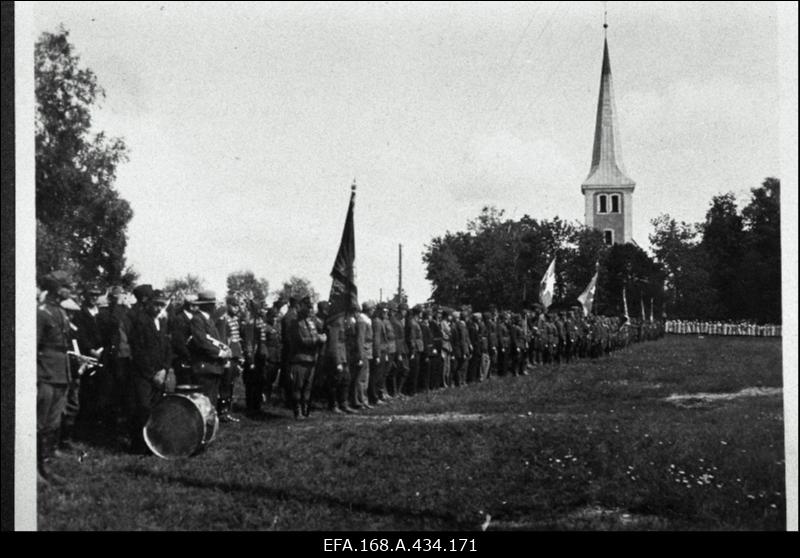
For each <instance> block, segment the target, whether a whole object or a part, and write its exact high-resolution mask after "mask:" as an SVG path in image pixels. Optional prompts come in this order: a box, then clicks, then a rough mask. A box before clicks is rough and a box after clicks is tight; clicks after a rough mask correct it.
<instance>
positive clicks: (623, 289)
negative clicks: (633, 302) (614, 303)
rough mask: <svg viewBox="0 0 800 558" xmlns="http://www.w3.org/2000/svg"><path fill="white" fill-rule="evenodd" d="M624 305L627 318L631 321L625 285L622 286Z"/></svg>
mask: <svg viewBox="0 0 800 558" xmlns="http://www.w3.org/2000/svg"><path fill="white" fill-rule="evenodd" d="M622 305H623V306H624V307H625V320H626V321H628V322H630V321H631V317H630V315H629V314H628V297H626V296H625V285H623V286H622Z"/></svg>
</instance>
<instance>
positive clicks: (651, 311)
mask: <svg viewBox="0 0 800 558" xmlns="http://www.w3.org/2000/svg"><path fill="white" fill-rule="evenodd" d="M650 321H651V322H652V321H653V297H650Z"/></svg>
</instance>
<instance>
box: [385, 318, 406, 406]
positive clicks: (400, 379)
mask: <svg viewBox="0 0 800 558" xmlns="http://www.w3.org/2000/svg"><path fill="white" fill-rule="evenodd" d="M407 313H408V306H407V305H406V304H404V303H401V304H398V305H396V306H395V307H394V310H393V312H392V315H391V317H390V318H389V324H390V325H391V327H392V329H393V330H394V344H395V358H394V396H395V397H401V398H402V397H404V393H403V390H404V388H405V384H406V381H407V380H408V374H409V364H408V355H409V350H408V340H407V339H406V314H407Z"/></svg>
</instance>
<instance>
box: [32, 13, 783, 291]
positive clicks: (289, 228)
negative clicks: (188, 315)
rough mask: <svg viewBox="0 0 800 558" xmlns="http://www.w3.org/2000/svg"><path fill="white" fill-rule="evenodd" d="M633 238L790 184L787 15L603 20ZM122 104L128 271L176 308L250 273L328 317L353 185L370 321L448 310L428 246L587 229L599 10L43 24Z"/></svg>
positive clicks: (98, 123)
mask: <svg viewBox="0 0 800 558" xmlns="http://www.w3.org/2000/svg"><path fill="white" fill-rule="evenodd" d="M608 20H609V30H608V41H609V51H610V57H611V68H612V74H613V80H614V91H615V95H616V106H617V110H618V122H619V124H620V127H621V129H620V137H621V142H622V153H623V155H624V163H625V166H626V168H627V171H628V174H629V176H630V177H631V178H633V179H634V180H635V181H636V183H637V186H636V190H635V192H634V196H633V224H634V229H633V238H634V240H635V241H636V242H637V243H638V244H639V245H641V246H642V247H647V246H648V239H647V237H648V234H649V233H650V232H651V230H652V227H651V225H650V224H649V222H650V220H651V219H652V218H654V217H656V216H657V215H658V214H659V213H661V212H668V213H670V214H671V215H672V216H674V217H675V218H677V219H679V220H686V221H692V222H695V221H700V220H702V219H703V217H704V214H705V211H706V210H707V208H708V205H709V202H710V199H711V197H712V196H713V195H716V194H719V193H723V192H726V191H733V192H734V193H736V195H737V197H738V198H739V200H740V205H744V203H746V201H747V199H748V197H749V191H750V189H751V188H753V187H757V186H759V185H760V184H761V182H762V181H763V179H764V178H765V177H767V176H778V177H780V175H781V169H780V149H779V142H778V123H779V114H780V111H779V99H778V79H779V76H778V68H777V64H776V60H777V42H776V12H775V7H774V5H773V4H772V3H769V2H757V3H756V2H753V3H749V2H748V3H726V2H713V3H691V4H681V5H678V4H673V3H668V2H664V3H662V2H659V3H638V2H636V3H628V2H609V3H608ZM34 21H35V31H36V33H37V34H38V33H40V32H42V31H55V30H56V29H57V27H58V25H59V24H62V23H63V24H64V26H65V28H66V29H67V30H68V31H69V32H70V40H71V42H72V43H73V44H74V46H75V48H76V51H77V53H78V54H79V55H80V57H81V61H82V63H83V64H84V65H86V66H88V67H89V68H91V69H92V70H93V71H94V72H95V73H96V75H97V78H98V81H99V82H100V84H101V85H102V86H103V87H104V88H105V91H106V99H105V100H104V102H103V104H102V107H101V109H100V110H98V111H96V113H95V120H94V125H95V128H96V129H97V130H104V131H105V132H107V133H108V134H110V135H113V136H120V137H122V138H124V139H125V142H126V143H127V145H128V147H129V148H130V161H129V162H127V163H124V164H123V165H121V166H120V168H119V173H118V179H117V182H116V187H117V189H118V190H119V192H120V193H121V195H122V196H123V197H124V198H125V199H127V200H129V201H130V203H131V205H132V208H133V211H134V217H133V220H132V221H131V223H130V225H129V229H128V236H129V243H128V251H127V257H128V261H129V263H131V264H132V265H133V266H134V267H135V268H136V270H137V271H139V272H140V274H141V281H142V282H148V283H152V284H153V285H155V286H157V287H159V286H162V285H163V283H164V281H165V280H166V279H168V278H171V277H180V276H184V275H185V274H187V273H193V274H198V275H200V276H201V277H203V278H204V279H205V280H206V282H207V284H208V286H209V287H211V288H213V289H215V290H217V291H218V293H222V292H223V291H224V290H225V278H226V276H227V274H228V273H230V272H232V271H236V270H241V269H250V270H252V271H253V272H255V273H256V275H258V276H261V277H265V278H267V279H268V280H269V281H270V284H271V286H272V288H276V287H278V286H279V285H280V284H281V282H282V281H284V280H286V279H288V278H289V276H291V275H300V276H305V277H308V278H309V279H310V280H311V282H312V284H313V286H314V287H315V288H316V290H317V291H318V292H320V293H321V294H322V295H323V297H326V296H327V294H328V291H329V289H330V278H329V276H328V274H329V272H330V268H331V265H332V264H333V261H334V258H335V255H336V250H337V248H338V243H339V239H340V236H341V232H342V226H343V223H344V217H345V211H346V209H347V202H348V198H349V191H350V189H349V187H350V184H351V182H352V181H353V178H355V179H356V181H357V184H358V195H357V202H356V215H355V227H356V253H357V257H356V268H357V274H358V286H359V293H360V298H361V299H362V300H366V299H377V298H378V296H379V289H381V288H382V289H383V294H384V298H386V297H387V295H389V294H390V293H391V292H393V291H394V290H396V288H397V246H398V243H402V244H403V247H404V248H403V253H404V260H403V286H404V287H405V289H406V291H407V292H408V294H409V297H410V300H411V302H412V303H413V302H419V301H422V300H425V299H426V298H427V297H428V296H429V294H430V291H431V286H430V284H429V283H428V281H426V279H425V269H424V265H423V263H422V260H421V254H422V252H423V250H424V246H425V244H426V243H428V242H429V241H430V240H431V238H432V237H434V236H438V235H441V234H443V233H444V232H445V231H447V230H451V231H455V230H460V229H463V228H464V227H465V225H466V222H467V220H468V219H471V218H474V217H475V216H477V215H478V213H479V212H480V210H481V208H482V207H483V206H485V205H496V206H497V207H498V208H501V209H505V210H506V214H507V215H508V216H510V217H514V218H519V217H522V216H523V215H524V214H528V215H530V216H532V217H534V218H537V219H545V218H552V217H554V216H556V215H558V216H560V217H562V218H566V219H570V220H576V221H581V222H582V220H583V198H582V195H581V191H580V185H581V182H582V181H583V180H584V179H585V178H586V175H587V174H588V171H589V164H590V161H591V150H592V138H593V132H594V130H593V126H594V120H595V111H596V103H597V94H598V86H599V80H600V65H601V60H602V48H603V29H602V22H603V3H602V2H586V3H579V2H553V3H535V2H534V3H498V2H491V3H469V4H459V3H433V4H429V3H425V4H407V3H357V4H351V3H348V4H338V3H337V4H261V3H259V4H257V5H256V4H238V3H213V2H203V3H201V4H194V3H152V2H137V3H117V2H104V3H95V2H93V3H83V2H75V3H72V2H70V3H68V2H58V3H38V4H37V5H36V8H35V20H34Z"/></svg>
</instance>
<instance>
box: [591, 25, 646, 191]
mask: <svg viewBox="0 0 800 558" xmlns="http://www.w3.org/2000/svg"><path fill="white" fill-rule="evenodd" d="M604 27H607V24H604ZM635 184H636V183H635V182H634V181H633V180H631V179H630V178H628V176H627V175H626V174H625V168H624V166H623V164H622V146H621V145H620V142H619V131H618V129H617V115H616V106H615V104H614V89H613V87H612V84H611V62H610V60H609V57H608V40H607V39H604V40H603V68H602V71H601V73H600V94H599V97H598V99H597V120H596V123H595V129H594V147H593V148H592V167H591V169H590V170H589V176H587V177H586V180H584V182H583V184H582V187H586V186H589V187H592V186H601V187H612V188H619V187H623V188H624V187H628V188H631V189H632V188H633V186H635Z"/></svg>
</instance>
